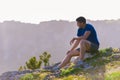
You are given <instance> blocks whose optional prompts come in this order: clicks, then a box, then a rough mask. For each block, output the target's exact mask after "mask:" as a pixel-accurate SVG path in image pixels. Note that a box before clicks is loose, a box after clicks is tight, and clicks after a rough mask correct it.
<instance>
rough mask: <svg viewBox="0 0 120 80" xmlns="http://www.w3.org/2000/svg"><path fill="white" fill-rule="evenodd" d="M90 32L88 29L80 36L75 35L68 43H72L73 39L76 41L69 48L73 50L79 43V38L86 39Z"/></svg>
mask: <svg viewBox="0 0 120 80" xmlns="http://www.w3.org/2000/svg"><path fill="white" fill-rule="evenodd" d="M90 33H91V32H90V31H86V32H85V34H84V35H83V36H80V37H77V38H73V39H72V40H73V41H72V42H71V43H70V44H72V43H73V42H74V40H76V42H75V43H74V45H73V47H72V48H71V49H70V51H72V50H74V49H75V48H76V47H77V46H78V44H79V43H80V40H81V39H85V40H86V39H87V38H88V37H89V35H90Z"/></svg>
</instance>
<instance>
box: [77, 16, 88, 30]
mask: <svg viewBox="0 0 120 80" xmlns="http://www.w3.org/2000/svg"><path fill="white" fill-rule="evenodd" d="M76 21H77V26H78V27H80V28H84V27H85V25H86V19H85V18H84V17H82V16H81V17H78V18H77V19H76Z"/></svg>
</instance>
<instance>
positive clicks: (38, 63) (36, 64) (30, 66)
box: [26, 57, 42, 70]
mask: <svg viewBox="0 0 120 80" xmlns="http://www.w3.org/2000/svg"><path fill="white" fill-rule="evenodd" d="M41 64H42V61H37V60H36V57H32V58H31V59H30V60H29V61H28V62H26V66H27V68H28V69H31V70H34V69H39V68H40V67H41Z"/></svg>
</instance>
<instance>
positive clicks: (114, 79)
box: [105, 72, 120, 80]
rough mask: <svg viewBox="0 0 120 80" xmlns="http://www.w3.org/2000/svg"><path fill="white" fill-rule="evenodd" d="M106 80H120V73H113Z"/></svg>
mask: <svg viewBox="0 0 120 80" xmlns="http://www.w3.org/2000/svg"><path fill="white" fill-rule="evenodd" d="M105 80H120V72H113V73H111V74H107V75H106V77H105Z"/></svg>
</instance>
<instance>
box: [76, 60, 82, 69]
mask: <svg viewBox="0 0 120 80" xmlns="http://www.w3.org/2000/svg"><path fill="white" fill-rule="evenodd" d="M80 67H83V61H81V60H79V61H77V63H76V64H75V66H74V68H80Z"/></svg>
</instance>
